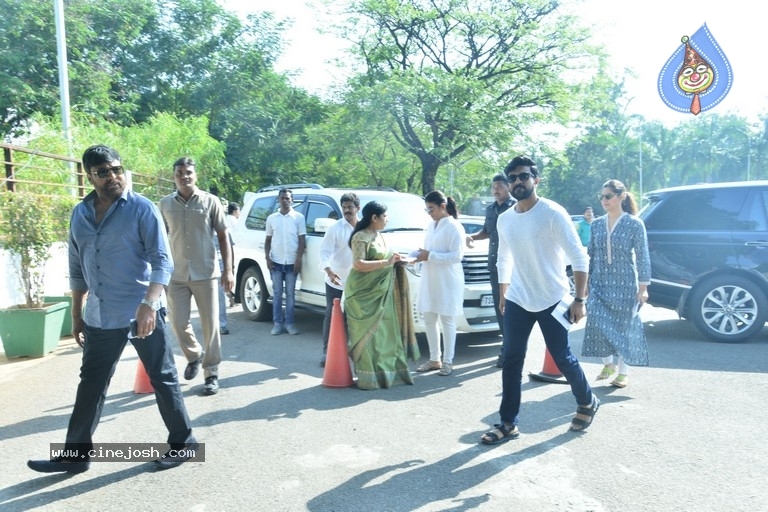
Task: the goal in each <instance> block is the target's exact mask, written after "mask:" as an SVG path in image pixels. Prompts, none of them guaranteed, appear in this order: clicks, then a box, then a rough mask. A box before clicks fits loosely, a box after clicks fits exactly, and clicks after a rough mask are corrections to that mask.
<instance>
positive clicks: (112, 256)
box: [69, 188, 173, 329]
mask: <svg viewBox="0 0 768 512" xmlns="http://www.w3.org/2000/svg"><path fill="white" fill-rule="evenodd" d="M95 198H96V192H91V193H90V194H88V195H87V196H86V197H85V198H84V199H83V200H82V201H81V202H80V203H79V204H78V205H77V206H75V208H74V210H73V211H72V217H71V219H70V231H69V283H70V287H71V288H72V289H73V290H80V291H85V290H87V291H88V297H87V299H86V304H85V316H84V321H85V323H86V324H87V325H88V326H90V327H96V328H101V329H122V328H127V327H128V325H129V323H130V320H131V318H133V316H134V315H135V313H136V308H137V307H138V306H139V304H140V303H141V299H143V298H144V295H145V294H146V292H147V287H148V286H149V283H150V282H153V283H159V284H162V285H167V284H168V282H169V281H170V279H171V274H172V272H173V261H172V259H171V253H170V249H169V245H168V238H167V235H166V232H165V226H164V225H163V219H162V217H161V216H160V212H159V211H158V210H157V207H156V206H155V205H154V204H153V203H152V202H151V201H150V200H149V199H147V198H145V197H143V196H141V195H139V194H136V193H135V192H133V191H131V190H128V189H127V188H126V190H125V191H124V192H123V194H122V196H120V198H119V199H118V200H117V201H115V203H114V204H112V206H110V208H109V210H107V213H106V214H105V215H104V218H103V219H102V220H101V222H100V223H98V224H97V223H96V210H95V208H94V200H95ZM164 300H165V298H164V297H161V302H164Z"/></svg>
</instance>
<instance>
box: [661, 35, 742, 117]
mask: <svg viewBox="0 0 768 512" xmlns="http://www.w3.org/2000/svg"><path fill="white" fill-rule="evenodd" d="M681 42H682V44H681V45H680V46H679V47H678V48H677V50H675V52H674V53H673V54H672V56H671V57H670V58H669V60H667V63H666V64H664V67H663V68H662V70H661V73H659V84H658V86H659V95H660V96H661V99H662V101H663V102H664V103H665V104H666V105H667V106H668V107H669V108H671V109H672V110H676V111H678V112H684V113H688V112H690V113H691V114H693V115H698V114H699V112H704V111H705V110H709V109H711V108H712V107H714V106H715V105H717V104H718V103H720V102H721V101H723V98H725V96H726V95H727V94H728V91H730V90H731V85H733V71H732V70H731V64H730V63H729V62H728V58H726V56H725V53H723V50H722V49H721V48H720V45H719V44H717V41H715V38H714V37H712V33H711V32H710V31H709V29H708V28H707V24H706V23H705V24H704V25H702V26H701V28H700V29H699V30H697V31H696V32H695V33H694V34H693V35H692V36H691V37H688V36H683V38H682V40H681Z"/></svg>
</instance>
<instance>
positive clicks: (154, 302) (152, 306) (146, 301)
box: [141, 299, 160, 311]
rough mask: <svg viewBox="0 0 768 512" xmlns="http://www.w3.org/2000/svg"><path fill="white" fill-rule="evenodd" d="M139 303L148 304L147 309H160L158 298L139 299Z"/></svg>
mask: <svg viewBox="0 0 768 512" xmlns="http://www.w3.org/2000/svg"><path fill="white" fill-rule="evenodd" d="M141 303H142V304H144V305H145V306H149V309H151V310H152V311H157V310H158V309H160V301H159V300H149V299H141Z"/></svg>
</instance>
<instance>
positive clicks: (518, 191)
mask: <svg viewBox="0 0 768 512" xmlns="http://www.w3.org/2000/svg"><path fill="white" fill-rule="evenodd" d="M531 194H533V188H528V187H526V186H525V185H517V186H516V187H514V188H513V189H512V197H514V198H515V199H517V200H518V201H522V200H523V199H528V198H529V197H531Z"/></svg>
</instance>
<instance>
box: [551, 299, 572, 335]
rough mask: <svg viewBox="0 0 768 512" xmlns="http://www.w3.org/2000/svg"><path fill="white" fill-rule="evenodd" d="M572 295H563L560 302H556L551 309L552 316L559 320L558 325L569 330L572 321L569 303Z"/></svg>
mask: <svg viewBox="0 0 768 512" xmlns="http://www.w3.org/2000/svg"><path fill="white" fill-rule="evenodd" d="M572 302H573V297H571V295H570V294H567V295H564V296H563V298H562V299H560V302H558V303H557V305H556V306H555V309H553V310H552V316H553V317H555V319H557V321H558V322H560V325H562V326H563V327H565V329H566V330H569V329H570V328H571V326H572V325H573V323H572V322H571V303H572Z"/></svg>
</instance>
